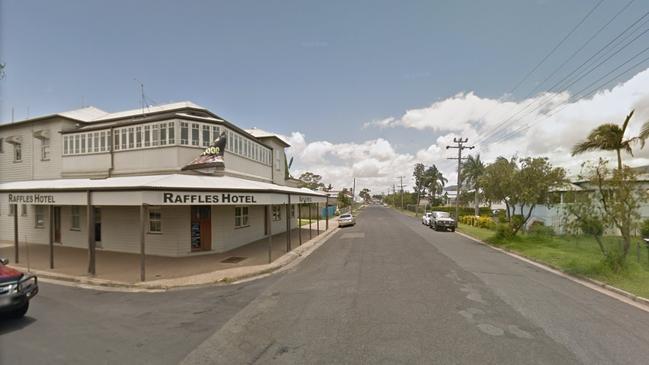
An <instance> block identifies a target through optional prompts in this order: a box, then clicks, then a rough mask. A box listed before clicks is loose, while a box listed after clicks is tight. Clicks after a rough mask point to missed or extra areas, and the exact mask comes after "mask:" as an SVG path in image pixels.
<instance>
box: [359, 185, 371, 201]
mask: <svg viewBox="0 0 649 365" xmlns="http://www.w3.org/2000/svg"><path fill="white" fill-rule="evenodd" d="M358 196H360V197H361V198H363V200H364V201H365V203H368V202H369V201H370V200H371V199H372V197H371V195H370V189H368V188H363V190H361V192H360V193H359V194H358Z"/></svg>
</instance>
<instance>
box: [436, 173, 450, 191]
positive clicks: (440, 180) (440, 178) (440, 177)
mask: <svg viewBox="0 0 649 365" xmlns="http://www.w3.org/2000/svg"><path fill="white" fill-rule="evenodd" d="M447 182H448V179H447V178H445V177H444V174H442V172H441V171H439V170H437V174H436V175H435V188H436V189H437V191H439V193H440V194H441V193H442V191H444V186H445V185H446V183H447Z"/></svg>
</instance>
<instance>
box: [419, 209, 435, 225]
mask: <svg viewBox="0 0 649 365" xmlns="http://www.w3.org/2000/svg"><path fill="white" fill-rule="evenodd" d="M432 215H433V213H432V212H428V213H424V215H422V216H421V224H423V225H425V226H430V217H431V216H432Z"/></svg>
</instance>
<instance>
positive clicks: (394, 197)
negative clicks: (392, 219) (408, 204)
mask: <svg viewBox="0 0 649 365" xmlns="http://www.w3.org/2000/svg"><path fill="white" fill-rule="evenodd" d="M396 199H397V187H396V186H395V185H394V184H392V205H394V207H395V208H396V207H397V201H396Z"/></svg>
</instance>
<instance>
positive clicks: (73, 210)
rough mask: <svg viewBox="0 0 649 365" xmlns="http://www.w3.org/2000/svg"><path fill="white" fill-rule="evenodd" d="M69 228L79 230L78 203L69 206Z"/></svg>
mask: <svg viewBox="0 0 649 365" xmlns="http://www.w3.org/2000/svg"><path fill="white" fill-rule="evenodd" d="M75 223H76V224H75ZM70 230H71V231H80V230H81V207H80V206H78V205H72V206H70Z"/></svg>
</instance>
